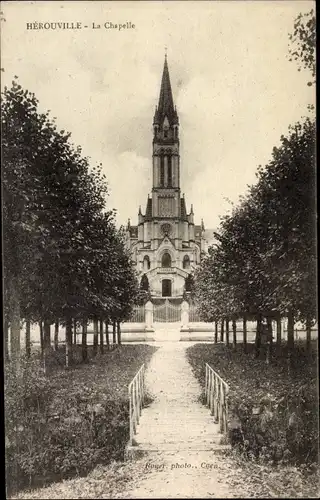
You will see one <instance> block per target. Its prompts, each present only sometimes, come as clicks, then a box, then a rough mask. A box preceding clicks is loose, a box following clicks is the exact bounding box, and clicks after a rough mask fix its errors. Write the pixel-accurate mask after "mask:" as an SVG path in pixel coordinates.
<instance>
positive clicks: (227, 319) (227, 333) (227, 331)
mask: <svg viewBox="0 0 320 500" xmlns="http://www.w3.org/2000/svg"><path fill="white" fill-rule="evenodd" d="M226 345H227V346H228V345H229V318H226Z"/></svg>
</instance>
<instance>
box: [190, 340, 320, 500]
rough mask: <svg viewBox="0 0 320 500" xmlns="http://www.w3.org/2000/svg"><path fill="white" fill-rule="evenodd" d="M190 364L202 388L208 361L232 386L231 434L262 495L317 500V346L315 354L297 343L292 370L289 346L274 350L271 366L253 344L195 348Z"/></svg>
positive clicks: (244, 468)
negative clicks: (309, 353)
mask: <svg viewBox="0 0 320 500" xmlns="http://www.w3.org/2000/svg"><path fill="white" fill-rule="evenodd" d="M187 356H188V360H189V362H190V364H191V366H192V369H193V372H194V374H195V376H196V377H197V378H198V380H199V382H200V383H201V385H202V387H203V388H204V385H205V363H208V364H209V365H210V366H211V367H212V368H213V369H214V370H215V371H216V372H217V373H218V374H219V375H220V376H221V377H222V378H223V379H224V380H225V381H226V382H227V383H228V384H229V387H230V391H229V395H228V413H229V427H230V428H231V430H230V432H229V436H230V439H231V444H233V449H232V455H233V456H234V459H235V461H236V462H238V463H239V467H240V469H241V474H240V476H241V477H240V476H239V475H238V476H239V477H238V476H237V475H236V474H235V475H234V478H233V480H234V481H236V482H238V484H239V485H240V484H241V483H243V476H245V477H246V478H247V482H248V484H249V483H250V482H251V481H253V483H254V485H255V487H254V489H256V491H257V497H260V498H261V497H262V498H266V497H276V498H284V497H286V496H289V497H292V498H316V497H317V496H318V493H319V475H318V463H319V455H318V443H319V432H318V392H317V387H318V371H317V344H316V342H314V344H313V346H312V353H311V356H310V355H307V353H306V352H305V349H304V346H303V344H301V343H297V344H296V347H295V350H294V354H293V367H292V370H291V371H290V372H288V365H287V348H286V346H285V345H282V346H281V348H280V349H279V350H278V351H274V355H273V358H272V360H271V364H269V365H268V364H266V362H265V352H263V349H262V352H261V357H260V359H256V358H255V357H254V345H248V352H247V354H245V353H244V352H243V346H242V344H239V345H238V346H237V347H236V349H233V348H232V346H230V347H227V346H225V345H223V344H217V345H214V344H195V345H193V346H191V347H189V348H188V349H187Z"/></svg>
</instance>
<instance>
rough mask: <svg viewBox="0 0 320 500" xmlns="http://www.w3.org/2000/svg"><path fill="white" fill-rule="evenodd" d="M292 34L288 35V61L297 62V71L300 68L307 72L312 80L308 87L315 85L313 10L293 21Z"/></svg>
mask: <svg viewBox="0 0 320 500" xmlns="http://www.w3.org/2000/svg"><path fill="white" fill-rule="evenodd" d="M293 28H294V29H293V33H291V34H289V40H290V42H291V46H289V54H290V59H289V60H290V61H292V60H293V59H294V60H295V61H297V62H298V65H299V67H298V71H301V68H302V67H304V68H305V69H307V70H309V71H310V72H311V75H312V80H311V81H310V82H308V85H309V86H310V85H313V84H315V76H316V18H315V14H314V10H313V9H312V10H310V12H307V13H306V14H299V15H298V17H297V18H296V19H295V21H294V27H293Z"/></svg>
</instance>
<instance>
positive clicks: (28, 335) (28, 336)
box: [26, 319, 31, 358]
mask: <svg viewBox="0 0 320 500" xmlns="http://www.w3.org/2000/svg"><path fill="white" fill-rule="evenodd" d="M30 330H31V325H30V320H28V319H27V321H26V355H27V358H30V356H31V333H30Z"/></svg>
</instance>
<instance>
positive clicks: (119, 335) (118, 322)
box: [117, 321, 121, 345]
mask: <svg viewBox="0 0 320 500" xmlns="http://www.w3.org/2000/svg"><path fill="white" fill-rule="evenodd" d="M117 336H118V345H121V328H120V321H117Z"/></svg>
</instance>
